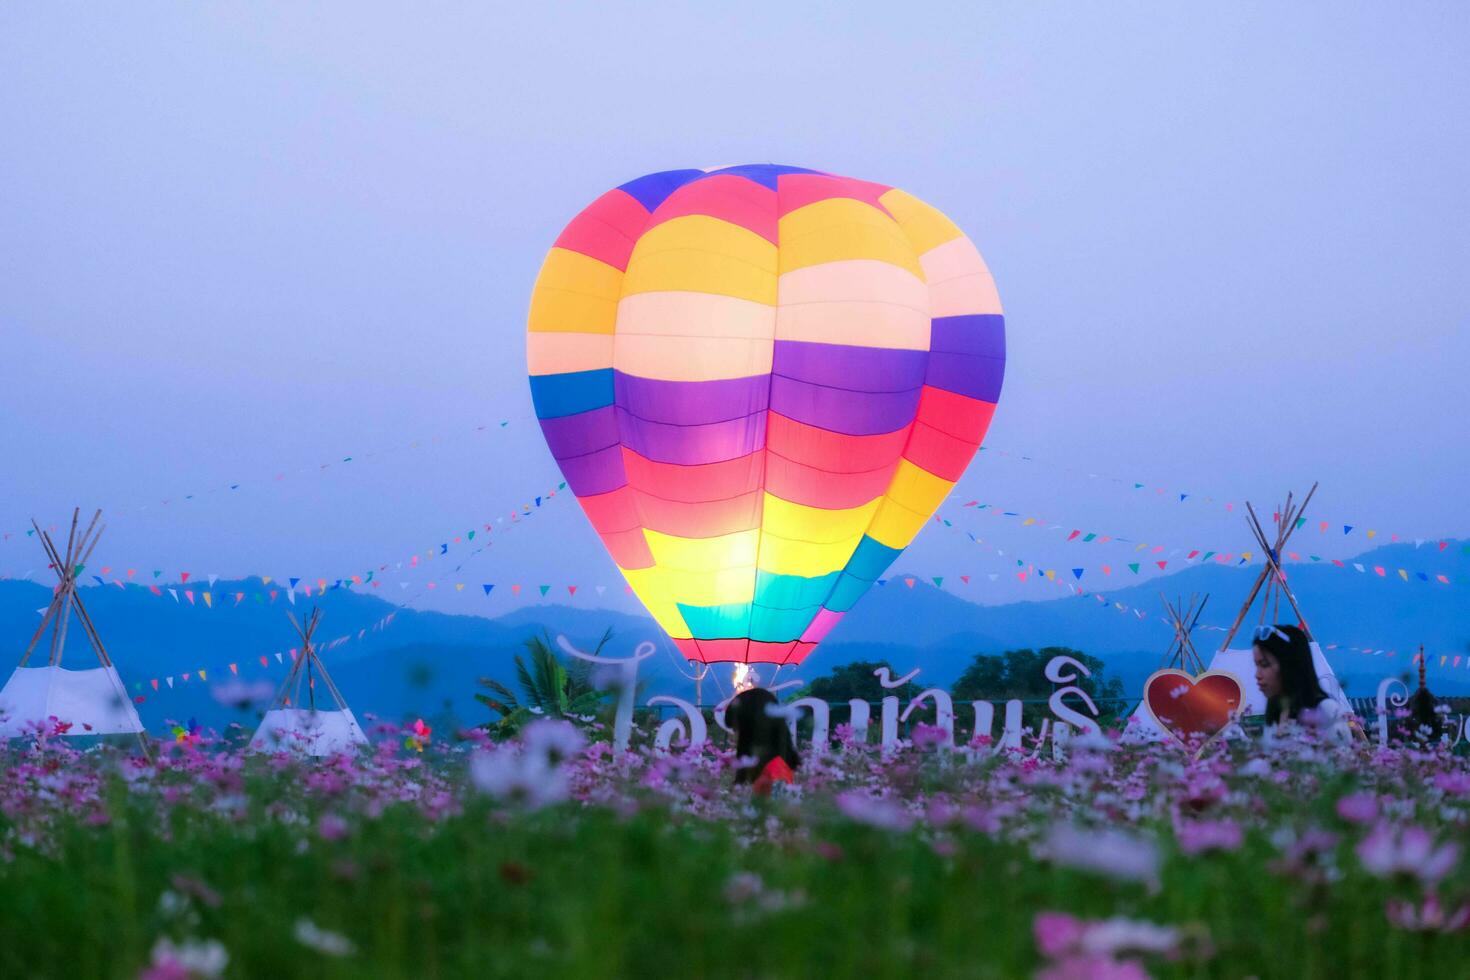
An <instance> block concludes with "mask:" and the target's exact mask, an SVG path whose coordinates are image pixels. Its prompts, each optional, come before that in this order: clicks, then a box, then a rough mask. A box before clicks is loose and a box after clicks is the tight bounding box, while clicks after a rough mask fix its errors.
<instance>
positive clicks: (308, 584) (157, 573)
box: [0, 481, 567, 608]
mask: <svg viewBox="0 0 1470 980" xmlns="http://www.w3.org/2000/svg"><path fill="white" fill-rule="evenodd" d="M566 486H567V485H566V483H565V482H564V481H563V482H561V483H558V484H557V485H556V486H555V487H552V488H550V489H547V490H544V491H542V493H541V494H540V495H539V496H535V497H533V498H530V499H529V500H527V501H526V502H525V503H522V504H521V505H520V506H519V507H517V508H513V509H512V510H511V511H510V512H509V514H508V515H507V516H501V517H497V518H495V523H491V522H489V521H487V522H485V523H484V524H483V525H482V527H483V531H482V530H481V529H480V528H471V529H470V530H468V531H463V532H461V533H459V534H455V535H453V536H450V537H448V538H447V540H441V541H440V542H439V543H437V544H435V545H433V546H431V547H428V548H425V549H423V550H422V551H415V552H414V553H413V554H411V555H408V556H407V557H405V558H404V559H402V560H400V561H397V562H396V563H394V564H393V569H394V570H395V571H396V570H401V569H403V567H404V565H405V564H406V565H407V566H408V567H409V568H410V569H419V568H421V567H426V565H427V562H429V561H432V560H433V559H435V558H439V557H443V556H446V555H448V554H450V549H451V547H453V548H459V547H460V546H468V545H470V544H471V543H473V542H474V541H475V538H476V536H477V535H479V536H480V539H481V543H480V546H479V547H477V548H476V549H475V550H474V551H473V552H471V554H478V553H479V552H480V551H481V550H483V548H484V547H485V546H486V536H487V535H489V534H492V533H493V532H494V530H495V527H496V525H497V524H500V525H506V526H505V531H509V530H510V529H511V528H514V527H516V526H518V525H520V524H522V523H524V522H525V520H526V519H527V518H529V517H531V516H533V515H535V514H536V513H538V512H539V511H540V510H541V509H542V508H543V507H545V506H546V505H547V504H549V503H550V502H551V501H552V500H554V499H556V497H557V496H558V494H560V493H561V492H562V491H564V490H566ZM562 495H563V496H565V494H562ZM523 499H524V498H523ZM507 520H508V523H507ZM502 533H504V531H503V532H502ZM48 567H49V566H48ZM77 567H78V574H80V573H81V570H82V569H85V568H87V567H90V566H85V565H79V566H77ZM388 570H389V564H388V563H387V562H385V563H383V564H381V565H378V566H377V567H376V568H371V569H368V570H367V571H366V572H362V573H359V574H348V575H347V576H345V577H335V578H332V579H328V578H325V577H317V578H310V577H307V576H300V575H293V576H288V577H286V578H285V579H279V578H277V577H275V576H271V575H258V574H257V575H245V576H243V578H244V579H251V578H258V579H260V580H261V582H262V584H264V585H270V584H271V583H272V582H276V583H277V584H278V585H280V584H282V583H284V587H285V591H286V592H287V594H288V596H289V597H290V600H291V601H292V602H293V603H294V602H295V593H296V592H297V591H298V590H300V591H301V593H302V594H303V595H305V596H308V597H309V596H311V595H312V589H313V587H315V588H316V590H317V591H318V592H326V591H328V590H331V589H338V588H350V587H351V586H354V585H366V586H369V587H371V588H374V589H376V588H380V587H381V586H382V583H383V579H382V578H379V577H378V576H379V575H380V574H381V573H384V572H387V571H388ZM98 571H100V572H101V574H100V575H99V574H96V573H93V574H92V575H91V578H92V580H93V581H94V582H95V583H96V584H97V585H98V586H106V585H115V586H117V587H118V588H120V589H126V588H127V586H129V585H137V586H140V587H143V588H146V589H147V590H148V591H150V592H151V593H152V594H153V595H157V596H161V595H163V593H164V591H167V592H168V593H169V594H170V595H171V596H172V597H173V598H174V601H176V602H177V601H178V594H177V590H175V589H173V588H169V587H168V586H167V585H165V586H163V587H162V588H160V586H159V585H158V584H157V583H158V582H159V581H160V580H161V579H162V578H163V575H164V570H163V569H159V568H155V569H153V570H152V576H151V578H149V579H143V577H142V576H139V575H138V569H137V567H128V565H127V563H122V562H116V563H112V564H107V565H99V567H98ZM114 571H117V572H120V573H121V577H119V576H117V575H113V572H114ZM35 572H36V569H34V568H32V569H28V570H27V571H26V572H24V573H23V574H20V575H9V574H0V582H3V581H6V580H8V579H11V578H14V579H17V580H27V579H29V578H30V577H31V576H32V575H33V574H35ZM191 575H193V573H192V572H187V571H181V572H179V573H178V584H179V585H185V584H187V583H188V581H189V578H190V576H191ZM104 576H111V577H110V578H104ZM219 578H220V576H219V575H218V574H210V575H208V576H207V579H208V581H209V585H210V589H211V590H212V589H213V587H214V584H215V583H216V582H217V581H218V580H219ZM164 581H171V580H164ZM303 583H305V584H303ZM409 584H411V583H407V582H403V583H400V586H401V587H403V588H407V587H408V585H409ZM84 587H86V588H90V587H91V586H90V585H84ZM430 587H431V588H432V587H433V586H430ZM261 594H263V593H256V595H257V596H259V595H261ZM244 596H245V593H237V594H235V595H233V596H232V597H233V598H234V599H235V604H236V605H239V604H240V602H241V601H243V599H244ZM184 597H185V599H186V600H187V601H188V603H189V604H190V605H195V604H196V600H197V601H201V602H203V603H204V604H205V605H206V606H209V607H211V608H212V606H213V602H214V598H215V597H214V596H213V594H212V592H211V591H207V590H204V591H201V592H200V594H198V595H196V590H193V589H185V590H184ZM271 601H275V597H274V594H272V597H271Z"/></svg>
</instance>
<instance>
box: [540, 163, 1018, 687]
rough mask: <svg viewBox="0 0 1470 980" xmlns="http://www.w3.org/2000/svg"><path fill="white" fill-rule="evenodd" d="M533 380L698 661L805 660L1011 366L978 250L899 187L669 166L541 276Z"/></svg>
mask: <svg viewBox="0 0 1470 980" xmlns="http://www.w3.org/2000/svg"><path fill="white" fill-rule="evenodd" d="M527 329H528V333H527V361H528V364H529V373H530V382H531V395H532V400H533V401H534V403H535V407H536V415H537V417H538V419H539V420H540V423H541V428H542V431H543V433H544V434H545V436H546V442H547V445H548V446H549V448H550V449H551V453H552V455H553V456H554V457H555V458H556V460H557V463H558V464H559V465H560V467H561V471H562V473H563V474H564V475H565V478H566V481H567V484H568V486H569V487H570V489H571V490H572V492H573V493H574V494H576V496H577V499H578V500H579V501H580V503H581V505H582V508H583V510H584V511H585V512H586V514H587V517H588V519H589V520H590V521H591V522H592V526H593V527H594V528H595V529H596V531H597V533H598V535H599V536H600V537H601V538H602V541H603V543H604V544H605V545H606V546H607V550H608V552H609V553H610V554H611V556H612V559H613V561H614V562H616V563H617V566H618V568H619V569H620V570H621V571H622V573H623V575H624V576H625V577H626V579H627V581H628V583H629V585H631V587H632V589H633V591H634V592H635V593H636V594H637V595H638V598H639V599H641V600H642V602H643V604H644V605H645V606H646V607H647V608H648V611H649V613H651V614H652V615H653V617H654V618H655V619H656V620H657V621H658V623H659V625H660V626H661V627H662V628H663V629H664V630H665V631H666V632H667V633H668V635H669V637H670V638H671V639H672V640H673V642H674V644H675V645H677V646H678V648H679V650H680V651H681V652H682V653H683V655H684V656H685V657H687V658H688V659H689V660H691V661H699V662H706V663H708V662H716V661H734V662H742V663H773V664H795V663H800V662H801V661H802V660H803V659H804V658H805V657H806V656H807V655H808V654H810V653H811V651H812V649H813V648H814V647H815V646H816V645H817V644H818V643H819V642H821V640H822V638H823V637H825V636H826V635H827V633H828V631H830V630H831V629H832V627H833V626H834V625H836V623H837V622H838V620H840V619H841V618H842V616H843V614H844V613H846V612H847V611H848V610H849V609H851V608H852V607H853V604H854V603H856V602H857V601H858V599H859V598H861V597H862V595H863V594H864V593H865V592H866V591H867V590H868V588H869V587H870V586H871V585H872V584H873V583H874V582H875V581H876V580H878V579H879V578H880V577H881V576H882V575H883V573H884V570H885V569H887V568H888V567H889V565H890V564H891V563H892V562H893V560H894V559H895V558H897V557H898V555H899V553H900V552H902V551H903V549H904V548H905V547H906V546H907V545H908V544H909V542H910V541H912V540H913V538H914V535H915V534H917V533H918V531H919V529H920V528H921V527H922V526H923V525H924V524H925V523H926V522H927V521H928V520H929V518H930V517H931V516H932V515H933V513H934V511H935V509H936V508H938V506H939V504H940V503H941V502H942V501H943V500H944V498H945V497H946V495H947V494H948V493H949V491H950V488H951V487H953V486H954V484H955V481H957V480H958V479H959V478H960V476H961V474H963V473H964V471H965V467H966V466H967V465H969V462H970V460H971V458H972V457H973V456H974V455H975V452H976V451H977V450H978V449H979V447H980V443H981V441H982V440H983V439H984V436H985V430H986V428H987V427H988V426H989V424H990V419H991V415H992V414H993V412H994V411H995V403H996V399H997V398H998V397H999V396H1000V388H1001V379H1002V376H1003V374H1004V370H1005V321H1004V318H1003V317H1002V315H1001V307H1000V298H999V296H998V295H997V293H996V289H995V281H994V279H993V278H992V277H991V275H990V272H989V270H988V269H987V268H986V265H985V260H984V259H982V258H981V257H980V253H979V252H978V251H977V250H976V248H975V246H974V245H973V244H971V242H970V240H969V239H968V238H966V237H965V235H964V233H963V232H961V231H960V229H959V228H958V227H956V226H955V224H954V223H953V222H952V221H950V220H949V219H948V218H946V217H945V216H944V215H943V214H941V213H940V212H939V211H937V210H935V209H934V208H933V207H931V206H929V205H928V204H925V203H924V202H923V201H920V200H919V199H918V198H916V197H914V196H912V195H910V194H907V193H905V192H904V191H901V190H898V189H896V188H892V187H887V186H884V185H882V184H874V183H869V182H867V181H862V180H854V179H851V178H847V177H839V176H836V175H833V174H828V173H822V172H820V171H816V170H807V169H804V168H801V167H787V166H773V165H766V164H755V165H747V166H736V167H721V168H719V169H714V170H669V171H664V172H661V173H654V174H649V175H647V176H645V177H639V178H638V179H637V180H632V181H629V182H628V183H626V184H622V185H620V186H618V187H616V188H614V189H613V190H610V191H608V192H607V193H606V194H603V195H602V196H601V197H599V198H597V200H595V201H593V202H592V203H591V204H590V205H589V206H588V207H587V208H586V210H584V211H582V212H581V213H580V214H578V215H577V216H576V217H575V218H573V219H572V222H571V223H570V224H569V225H567V226H566V228H565V230H563V231H562V233H561V235H560V237H558V238H557V239H556V243H555V244H554V245H553V246H552V249H551V251H550V253H549V254H548V255H547V256H546V261H545V263H544V264H543V265H542V267H541V273H540V275H539V277H538V278H537V280H536V285H535V289H534V291H533V293H532V296H531V308H530V313H529V323H528V328H527Z"/></svg>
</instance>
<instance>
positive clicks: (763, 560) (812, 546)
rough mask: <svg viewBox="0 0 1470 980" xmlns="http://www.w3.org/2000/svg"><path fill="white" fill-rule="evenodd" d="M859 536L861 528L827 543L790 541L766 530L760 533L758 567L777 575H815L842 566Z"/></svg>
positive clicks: (804, 576)
mask: <svg viewBox="0 0 1470 980" xmlns="http://www.w3.org/2000/svg"><path fill="white" fill-rule="evenodd" d="M862 540H863V535H862V529H859V531H858V533H857V534H855V535H853V536H852V537H850V538H847V539H844V540H841V541H832V542H828V543H813V542H811V541H801V540H796V541H793V540H790V539H788V538H783V537H780V536H778V535H775V534H772V533H771V532H770V531H769V530H766V531H763V532H762V534H761V553H760V567H761V568H762V569H763V570H765V571H767V572H774V573H775V574H778V575H800V576H802V577H803V578H815V577H817V576H818V575H826V574H828V573H829V572H835V571H838V570H839V569H841V568H844V567H846V565H847V562H848V559H850V558H852V553H853V552H854V551H856V550H857V547H858V545H859V544H860V543H861V542H862Z"/></svg>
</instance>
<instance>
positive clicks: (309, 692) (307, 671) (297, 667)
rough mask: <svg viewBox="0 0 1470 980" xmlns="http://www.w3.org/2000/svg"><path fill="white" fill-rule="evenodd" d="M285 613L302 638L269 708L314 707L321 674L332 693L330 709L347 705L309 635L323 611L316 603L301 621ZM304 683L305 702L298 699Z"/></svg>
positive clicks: (330, 694) (339, 708)
mask: <svg viewBox="0 0 1470 980" xmlns="http://www.w3.org/2000/svg"><path fill="white" fill-rule="evenodd" d="M286 617H287V618H288V619H290V620H291V625H292V626H293V627H294V628H295V629H296V634H297V636H299V637H300V638H301V652H300V654H299V655H298V656H297V657H296V660H295V661H294V662H293V663H292V664H291V669H290V671H288V672H287V674H286V679H285V680H284V681H282V682H281V687H280V690H278V691H277V692H276V696H275V700H274V701H272V702H271V708H272V710H274V709H276V708H293V707H294V708H300V707H305V708H306V709H307V710H309V711H315V710H317V707H316V681H317V678H318V677H320V678H321V680H322V684H323V685H324V686H325V687H326V689H327V694H328V695H329V696H330V697H331V699H332V702H333V707H332V708H331V709H330V710H335V711H342V710H344V709H346V707H347V702H346V701H345V700H344V699H343V698H342V692H341V691H339V690H337V685H336V683H335V682H334V681H333V680H332V675H331V674H329V673H327V668H326V666H325V665H324V664H323V663H322V661H321V658H320V657H319V656H317V652H316V645H315V644H314V643H313V642H312V637H313V636H314V635H315V634H316V628H317V626H318V625H319V624H320V623H321V619H322V611H321V609H320V608H318V607H312V610H311V615H309V616H307V617H306V623H305V625H303V624H302V623H301V622H300V621H298V620H297V619H296V616H295V614H294V613H291V612H287V613H286ZM303 683H304V684H305V686H306V704H305V705H303V704H302V703H301V688H302V685H303Z"/></svg>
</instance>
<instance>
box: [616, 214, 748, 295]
mask: <svg viewBox="0 0 1470 980" xmlns="http://www.w3.org/2000/svg"><path fill="white" fill-rule="evenodd" d="M670 290H688V291H692V292H698V293H717V294H719V295H722V296H734V297H736V298H737V299H748V300H752V301H754V302H757V303H765V304H767V305H769V306H774V305H775V304H776V246H775V245H772V244H771V243H770V242H768V241H766V240H765V239H764V238H762V237H761V236H760V235H757V234H756V233H755V232H753V231H749V230H748V229H745V228H741V227H739V226H737V225H732V224H730V223H729V222H728V221H721V220H720V219H718V218H711V217H708V216H707V215H702V214H695V215H688V216H686V217H682V218H675V219H673V220H672V221H666V222H664V223H663V224H660V225H656V226H655V227H653V228H652V229H650V230H649V231H648V232H647V234H645V235H644V236H643V237H642V238H640V239H638V244H637V245H635V246H633V254H632V255H631V256H630V257H629V259H628V271H627V273H626V275H625V276H624V279H623V295H624V296H632V295H635V294H638V293H652V292H667V291H670Z"/></svg>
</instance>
